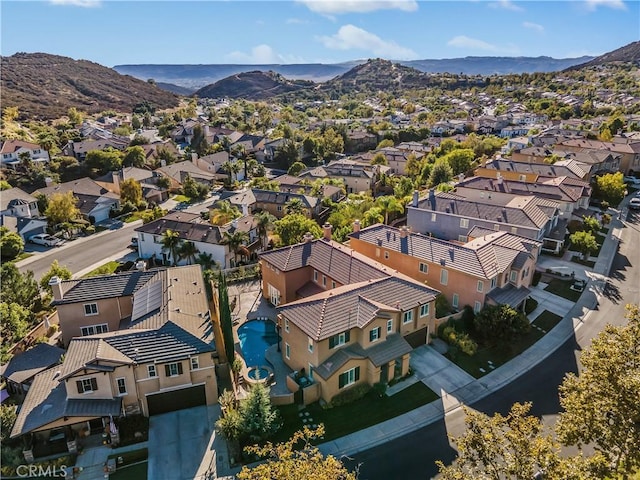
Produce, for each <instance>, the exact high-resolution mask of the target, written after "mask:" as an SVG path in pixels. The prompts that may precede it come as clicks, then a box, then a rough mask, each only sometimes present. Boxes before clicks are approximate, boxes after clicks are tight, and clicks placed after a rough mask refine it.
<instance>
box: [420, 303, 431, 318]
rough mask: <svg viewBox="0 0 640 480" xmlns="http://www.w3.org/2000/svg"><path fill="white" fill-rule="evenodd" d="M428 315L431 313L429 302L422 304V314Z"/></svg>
mask: <svg viewBox="0 0 640 480" xmlns="http://www.w3.org/2000/svg"><path fill="white" fill-rule="evenodd" d="M427 315H429V304H428V303H425V304H424V305H420V316H421V317H426V316H427Z"/></svg>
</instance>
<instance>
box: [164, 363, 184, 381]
mask: <svg viewBox="0 0 640 480" xmlns="http://www.w3.org/2000/svg"><path fill="white" fill-rule="evenodd" d="M164 374H165V375H166V376H167V377H175V376H177V375H182V362H177V363H168V364H166V365H165V366H164Z"/></svg>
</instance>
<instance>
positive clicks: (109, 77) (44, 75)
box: [0, 53, 179, 119]
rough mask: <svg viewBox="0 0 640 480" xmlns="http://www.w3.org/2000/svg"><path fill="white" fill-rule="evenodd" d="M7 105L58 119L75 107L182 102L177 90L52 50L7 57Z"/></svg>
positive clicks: (119, 107) (4, 76) (90, 108)
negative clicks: (167, 89) (60, 54)
mask: <svg viewBox="0 0 640 480" xmlns="http://www.w3.org/2000/svg"><path fill="white" fill-rule="evenodd" d="M0 60H1V69H2V82H1V85H2V105H3V106H17V107H18V108H19V110H20V114H21V117H27V116H28V117H31V118H41V119H52V118H58V117H60V116H62V115H65V114H66V113H67V111H68V109H69V107H76V108H77V109H78V110H82V111H84V112H87V113H98V112H101V111H103V110H110V109H113V110H116V111H121V112H130V111H132V110H133V107H134V106H135V105H137V104H139V103H140V102H143V101H147V102H149V103H150V104H152V105H155V106H156V107H157V108H160V109H163V108H169V107H174V106H177V105H178V103H179V99H178V97H177V96H176V95H174V94H172V93H170V92H167V91H165V90H162V89H160V88H159V87H157V86H156V85H153V84H151V83H148V82H144V81H141V80H139V79H137V78H133V77H130V76H125V75H121V74H119V73H118V72H116V71H115V70H112V69H110V68H107V67H103V66H102V65H99V64H97V63H93V62H89V61H87V60H74V59H72V58H68V57H61V56H58V55H49V54H46V53H16V54H15V55H12V56H10V57H1V59H0Z"/></svg>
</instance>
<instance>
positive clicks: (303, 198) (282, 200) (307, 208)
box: [252, 188, 322, 218]
mask: <svg viewBox="0 0 640 480" xmlns="http://www.w3.org/2000/svg"><path fill="white" fill-rule="evenodd" d="M252 192H253V196H254V198H255V200H256V201H255V203H254V204H253V206H252V208H253V209H254V210H264V211H267V212H269V213H270V214H271V215H273V216H274V217H276V218H282V217H284V216H285V215H286V213H287V204H288V203H289V202H291V201H294V200H295V201H300V203H301V204H302V206H303V208H302V212H301V213H302V215H304V216H305V217H307V218H317V217H318V215H319V214H320V208H321V207H322V202H321V201H320V199H319V198H317V197H312V196H310V195H305V194H300V193H289V192H273V191H271V190H259V189H257V188H254V189H252Z"/></svg>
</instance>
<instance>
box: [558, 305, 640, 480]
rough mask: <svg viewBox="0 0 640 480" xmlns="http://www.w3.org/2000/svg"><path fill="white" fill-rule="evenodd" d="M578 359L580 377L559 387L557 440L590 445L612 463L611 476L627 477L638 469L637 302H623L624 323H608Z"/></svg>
mask: <svg viewBox="0 0 640 480" xmlns="http://www.w3.org/2000/svg"><path fill="white" fill-rule="evenodd" d="M580 363H581V365H582V369H581V372H580V375H579V376H576V375H575V374H573V373H569V374H567V376H566V378H565V380H564V381H563V383H562V385H561V386H560V404H561V405H562V408H563V410H564V411H563V413H562V414H561V415H560V421H559V422H558V425H557V431H558V435H559V438H560V440H561V441H562V442H563V443H564V444H565V445H578V446H581V445H592V446H594V448H595V449H596V451H598V452H599V453H601V454H602V455H603V456H604V457H605V458H606V459H607V464H608V465H612V470H613V471H612V472H610V474H609V477H613V478H618V475H620V476H621V477H620V478H629V475H630V474H631V473H632V472H634V471H638V470H639V469H640V402H639V401H638V399H639V398H640V310H639V309H638V305H627V324H626V325H623V326H620V327H615V326H612V325H607V326H606V327H605V329H604V330H603V331H602V332H600V334H599V335H598V336H597V337H596V338H594V339H593V340H592V342H591V346H590V347H589V348H587V349H585V350H583V351H582V353H581V354H580ZM600 478H604V477H600Z"/></svg>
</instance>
